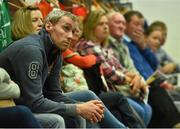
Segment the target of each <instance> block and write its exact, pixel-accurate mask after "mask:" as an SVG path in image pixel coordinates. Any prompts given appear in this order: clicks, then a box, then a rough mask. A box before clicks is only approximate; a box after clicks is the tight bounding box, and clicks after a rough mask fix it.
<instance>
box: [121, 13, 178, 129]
mask: <svg viewBox="0 0 180 129" xmlns="http://www.w3.org/2000/svg"><path fill="white" fill-rule="evenodd" d="M124 17H125V19H126V22H127V23H126V30H125V34H126V35H125V37H124V42H125V43H126V45H127V46H128V48H129V51H130V55H131V58H132V60H133V63H134V65H135V67H136V69H137V70H138V71H139V73H140V74H141V75H142V76H143V77H144V78H145V79H148V77H150V76H151V75H152V74H153V72H154V70H153V69H152V67H151V65H150V63H149V62H150V61H154V60H155V55H154V54H153V53H152V51H151V50H150V49H149V48H145V49H144V48H143V47H142V46H144V45H142V44H144V34H143V32H144V30H143V27H144V17H143V15H142V14H141V13H140V12H139V11H129V12H127V13H125V14H124ZM149 91H150V92H149V104H150V105H151V107H152V109H153V114H152V119H151V122H150V124H149V127H161V128H162V127H166V128H171V127H174V126H176V124H178V123H179V122H180V114H179V111H178V110H177V108H176V107H175V105H174V103H173V101H172V99H171V98H170V97H169V95H168V93H167V92H166V90H165V89H164V88H162V87H160V86H157V85H153V84H152V85H151V87H150V90H149Z"/></svg>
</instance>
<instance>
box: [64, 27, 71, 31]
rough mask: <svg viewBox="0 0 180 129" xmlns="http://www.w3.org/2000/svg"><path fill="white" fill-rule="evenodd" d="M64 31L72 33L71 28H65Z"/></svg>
mask: <svg viewBox="0 0 180 129" xmlns="http://www.w3.org/2000/svg"><path fill="white" fill-rule="evenodd" d="M63 29H64V31H66V32H69V31H71V28H70V27H69V26H63Z"/></svg>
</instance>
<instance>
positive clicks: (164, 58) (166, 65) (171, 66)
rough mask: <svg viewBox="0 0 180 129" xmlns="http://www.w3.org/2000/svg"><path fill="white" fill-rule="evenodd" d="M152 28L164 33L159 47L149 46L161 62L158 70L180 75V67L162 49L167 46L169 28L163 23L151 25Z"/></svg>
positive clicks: (158, 22)
mask: <svg viewBox="0 0 180 129" xmlns="http://www.w3.org/2000/svg"><path fill="white" fill-rule="evenodd" d="M151 28H156V29H159V30H160V31H161V32H162V38H161V40H160V42H159V44H158V45H157V46H154V45H153V44H149V46H150V47H153V48H154V52H155V54H156V57H157V59H158V62H159V66H158V68H159V69H160V70H161V71H162V72H163V73H165V74H171V73H179V72H180V65H179V64H177V63H176V62H175V61H174V60H173V59H172V58H171V57H170V56H169V55H168V53H167V52H166V51H165V50H164V49H163V48H162V47H163V46H164V45H165V42H166V38H167V26H166V24H165V23H164V22H162V21H156V22H153V23H152V24H151Z"/></svg>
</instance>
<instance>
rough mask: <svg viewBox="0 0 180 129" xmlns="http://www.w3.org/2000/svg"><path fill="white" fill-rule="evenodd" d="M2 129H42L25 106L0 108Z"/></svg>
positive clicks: (0, 125)
mask: <svg viewBox="0 0 180 129" xmlns="http://www.w3.org/2000/svg"><path fill="white" fill-rule="evenodd" d="M0 127H1V128H41V125H40V124H39V123H38V122H37V120H36V119H35V118H34V116H33V114H32V112H31V111H30V110H29V109H28V108H27V107H25V106H15V107H7V108H0Z"/></svg>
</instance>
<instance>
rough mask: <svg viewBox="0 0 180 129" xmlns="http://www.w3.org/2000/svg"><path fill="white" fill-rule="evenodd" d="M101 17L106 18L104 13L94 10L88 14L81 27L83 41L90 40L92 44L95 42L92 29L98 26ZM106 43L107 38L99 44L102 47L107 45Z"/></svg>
mask: <svg viewBox="0 0 180 129" xmlns="http://www.w3.org/2000/svg"><path fill="white" fill-rule="evenodd" d="M102 16H106V13H105V12H104V11H101V10H94V11H91V12H90V14H89V15H88V17H87V19H86V20H85V22H84V26H83V36H84V38H85V39H87V40H91V41H93V42H96V41H97V40H96V36H95V34H94V29H95V27H96V26H97V25H98V23H99V21H100V19H101V17H102ZM107 43H108V37H107V38H106V39H105V40H104V41H103V42H102V43H101V45H102V46H103V47H104V46H106V45H107Z"/></svg>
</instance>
